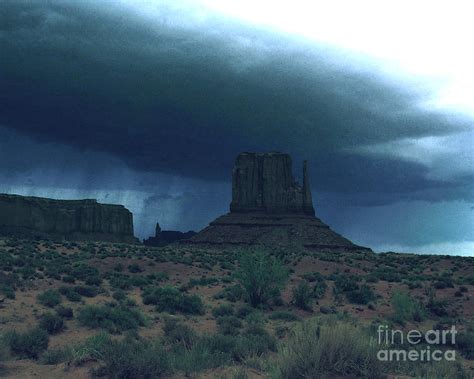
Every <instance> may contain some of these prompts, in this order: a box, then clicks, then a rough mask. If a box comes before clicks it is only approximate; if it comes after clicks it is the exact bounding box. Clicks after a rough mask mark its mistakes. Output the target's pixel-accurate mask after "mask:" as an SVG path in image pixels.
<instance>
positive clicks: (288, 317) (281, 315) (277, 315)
mask: <svg viewBox="0 0 474 379" xmlns="http://www.w3.org/2000/svg"><path fill="white" fill-rule="evenodd" d="M268 318H269V319H270V320H283V321H297V320H298V319H299V318H298V316H296V315H295V314H294V313H291V312H285V311H276V312H273V313H272V314H270V316H268Z"/></svg>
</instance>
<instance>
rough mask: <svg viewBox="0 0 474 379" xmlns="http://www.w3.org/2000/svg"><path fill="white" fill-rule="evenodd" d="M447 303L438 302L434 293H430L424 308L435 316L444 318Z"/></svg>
mask: <svg viewBox="0 0 474 379" xmlns="http://www.w3.org/2000/svg"><path fill="white" fill-rule="evenodd" d="M447 306H448V303H447V301H446V300H439V299H437V298H436V297H435V295H434V293H430V295H429V298H428V303H427V304H426V308H427V309H428V310H429V311H430V312H431V313H432V314H433V315H435V316H438V317H444V316H447V315H448V310H447Z"/></svg>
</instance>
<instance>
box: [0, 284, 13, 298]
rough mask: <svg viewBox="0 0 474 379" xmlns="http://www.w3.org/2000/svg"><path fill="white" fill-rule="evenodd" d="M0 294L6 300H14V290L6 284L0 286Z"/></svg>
mask: <svg viewBox="0 0 474 379" xmlns="http://www.w3.org/2000/svg"><path fill="white" fill-rule="evenodd" d="M0 292H1V293H3V295H5V296H6V297H7V298H8V299H12V300H13V299H15V289H14V288H13V287H12V286H10V285H7V284H0Z"/></svg>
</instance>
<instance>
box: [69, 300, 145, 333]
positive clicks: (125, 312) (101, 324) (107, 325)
mask: <svg viewBox="0 0 474 379" xmlns="http://www.w3.org/2000/svg"><path fill="white" fill-rule="evenodd" d="M77 319H78V320H79V322H80V323H81V324H82V325H84V326H87V327H89V328H103V329H106V330H108V331H109V332H110V333H120V332H123V331H125V330H130V329H137V328H138V327H139V326H144V325H145V322H146V320H145V317H144V316H143V315H142V313H141V312H140V311H138V310H136V309H130V308H125V307H123V306H117V307H109V306H105V305H87V306H85V307H84V308H82V309H81V310H80V311H79V314H78V316H77Z"/></svg>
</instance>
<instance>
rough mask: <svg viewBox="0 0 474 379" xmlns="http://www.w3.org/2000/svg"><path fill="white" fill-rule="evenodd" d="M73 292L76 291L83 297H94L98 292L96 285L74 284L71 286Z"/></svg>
mask: <svg viewBox="0 0 474 379" xmlns="http://www.w3.org/2000/svg"><path fill="white" fill-rule="evenodd" d="M73 290H74V292H77V293H78V294H79V295H81V296H85V297H96V296H97V294H98V293H99V291H98V289H97V288H96V287H92V286H75V287H74V288H73Z"/></svg>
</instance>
